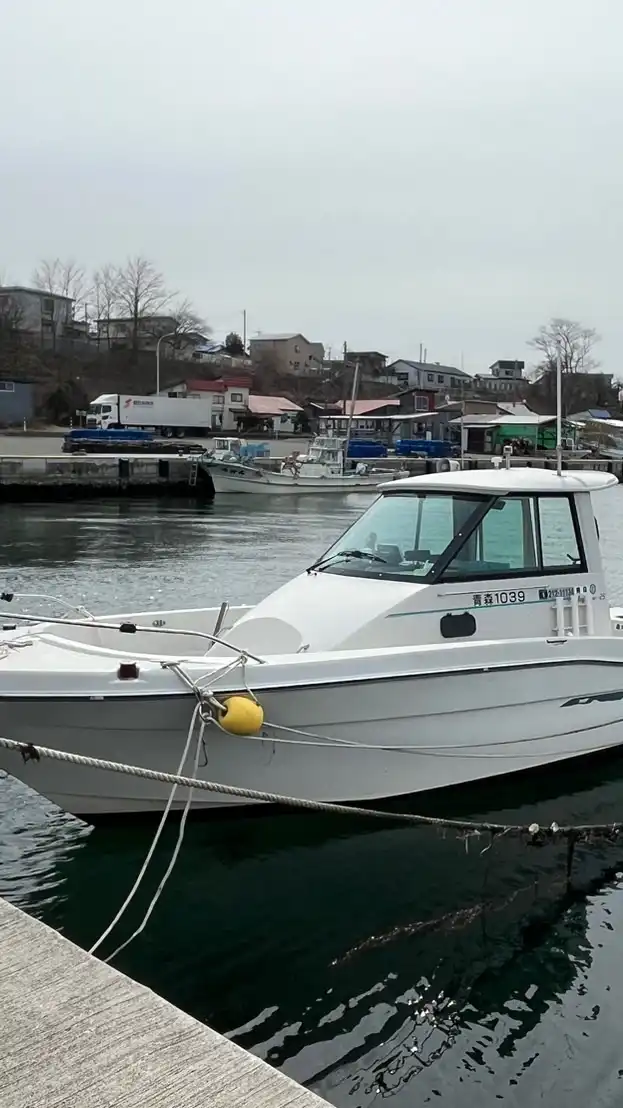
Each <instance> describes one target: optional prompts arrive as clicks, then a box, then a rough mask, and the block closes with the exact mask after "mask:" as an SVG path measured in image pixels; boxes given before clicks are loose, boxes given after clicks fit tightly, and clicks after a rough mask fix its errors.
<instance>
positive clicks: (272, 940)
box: [0, 487, 623, 1108]
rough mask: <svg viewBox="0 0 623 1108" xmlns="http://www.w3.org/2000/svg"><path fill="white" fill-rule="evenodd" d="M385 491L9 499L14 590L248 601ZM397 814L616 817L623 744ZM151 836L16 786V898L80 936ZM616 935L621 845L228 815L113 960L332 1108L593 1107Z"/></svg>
mask: <svg viewBox="0 0 623 1108" xmlns="http://www.w3.org/2000/svg"><path fill="white" fill-rule="evenodd" d="M371 499H372V498H371V497H370V496H367V495H352V496H348V497H344V498H336V499H335V500H332V501H331V500H327V499H326V498H325V499H317V500H316V499H315V498H313V497H304V498H301V500H300V501H298V502H296V503H288V504H285V505H284V503H283V501H282V500H281V499H280V498H275V499H274V500H272V499H271V498H270V497H266V498H264V499H261V498H258V499H257V500H255V499H252V498H250V497H238V498H237V497H233V496H232V497H231V498H229V499H228V498H227V497H219V498H217V500H216V501H215V502H214V503H213V504H207V505H203V506H201V507H194V506H191V505H188V506H184V507H177V506H173V505H171V504H163V505H159V504H154V503H145V504H141V503H140V502H138V501H134V502H123V503H121V504H119V503H112V502H110V503H109V502H99V503H97V504H96V505H94V504H93V503H89V504H71V505H58V506H49V505H48V506H43V505H42V506H36V505H31V506H28V507H27V508H22V507H19V506H17V505H4V506H0V591H11V592H13V591H14V592H23V593H45V594H50V595H54V596H57V597H59V598H64V599H65V600H66V601H67V600H69V601H71V603H72V604H83V605H85V607H87V608H88V609H90V610H93V611H110V612H113V611H123V609H124V608H128V607H129V608H134V609H141V608H142V609H145V608H149V607H154V608H160V607H170V606H177V607H193V606H203V605H214V604H218V603H220V602H221V601H222V600H228V601H231V602H234V603H235V602H245V601H254V600H257V599H259V598H261V597H262V596H263V595H265V594H266V593H267V592H269V591H270V590H272V589H274V588H275V587H276V586H277V585H279V584H280V583H281V582H283V581H286V580H288V579H289V578H290V577H292V576H293V575H294V574H295V573H296V572H298V571H300V570H301V569H303V568H304V567H305V566H307V565H309V564H310V563H311V562H312V561H313V560H314V558H315V557H317V556H318V555H319V554H320V553H322V552H323V550H325V549H326V548H327V547H328V546H329V544H330V543H331V542H332V541H333V540H334V539H335V538H336V537H337V536H338V535H339V534H340V532H341V531H343V530H344V528H345V527H346V526H347V525H348V524H349V523H350V522H351V521H353V520H354V519H355V518H356V516H357V515H358V514H359V513H360V512H361V511H362V509H363V508H364V507H365V506H366V504H367V503H369V502H370V500H371ZM595 507H596V511H597V517H598V522H599V526H600V532H601V539H602V548H603V551H604V555H605V559H606V566H607V575H608V584H609V591H610V597H611V602H612V603H613V604H614V603H617V602H621V603H623V556H622V555H621V539H620V537H621V534H623V488H621V487H618V488H614V489H609V490H607V491H606V492H604V493H602V494H598V495H597V496H596V497H595ZM14 606H17V602H15V601H14ZM0 607H2V609H3V610H6V605H0ZM19 607H20V608H21V609H22V610H29V611H31V612H33V611H37V612H41V611H47V612H50V613H51V612H52V610H53V609H52V607H51V606H50V602H47V601H46V602H44V601H37V600H34V599H32V600H29V601H23V602H19ZM61 610H62V603H61ZM58 611H59V609H58V607H57V608H56V612H57V613H58ZM0 733H2V717H1V709H0ZM9 737H10V736H9ZM622 738H623V735H622ZM41 741H42V743H45V733H42V734H41ZM176 757H177V756H176V755H174V756H173V757H172V768H173V767H174V763H175V761H176ZM130 760H131V759H130ZM441 803H443V811H442V810H441V809H440V804H441ZM398 806H399V807H403V808H408V809H409V810H412V811H426V812H427V813H429V814H433V813H434V814H438V815H441V814H443V815H461V816H465V817H469V818H485V817H486V818H489V819H492V820H496V821H500V822H513V823H515V822H521V823H524V822H525V823H529V822H531V821H536V822H537V823H540V824H541V825H545V824H549V823H551V822H552V820H556V821H557V822H558V823H571V822H573V823H576V822H577V823H579V822H583V823H585V822H607V821H610V820H616V819H618V820H621V819H623V748H622V751H621V753H617V752H615V753H613V754H611V755H609V756H608V757H604V758H601V759H596V760H592V761H590V762H575V763H569V764H567V765H564V766H557V767H553V768H551V769H549V770H545V771H540V772H536V773H534V774H530V775H528V776H520V777H518V778H515V779H504V780H502V781H492V782H489V783H482V784H479V785H475V786H470V787H469V788H464V789H461V790H459V791H455V792H453V793H452V795H451V796H449V797H448V799H447V802H446V801H440V799H439V797H437V798H435V799H434V800H432V799H430V798H428V799H427V798H421V797H420V798H413V799H412V800H411V801H408V802H405V801H404V800H403V801H400V802H399V803H398ZM153 832H154V826H153V824H145V823H140V822H131V821H130V822H123V823H116V824H114V823H113V824H110V825H103V826H99V827H97V828H92V827H90V826H87V825H86V824H83V823H81V822H80V821H78V820H75V819H74V818H72V817H70V816H67V815H64V814H63V813H60V812H58V810H56V809H55V808H53V806H51V805H50V804H48V803H47V802H45V801H43V800H42V799H41V798H39V797H38V796H36V795H35V794H33V793H31V792H29V791H28V790H26V789H25V788H24V787H22V786H21V785H20V784H19V783H17V782H15V781H12V780H11V779H9V778H4V779H2V780H0V895H1V896H4V897H6V898H7V899H9V900H11V901H12V902H13V903H15V904H17V905H19V906H20V907H22V908H24V909H25V910H27V911H29V912H31V913H33V914H35V915H37V916H39V917H41V918H42V919H44V920H46V921H47V922H49V923H50V924H51V925H53V926H54V927H56V928H58V929H60V930H61V931H63V932H64V933H65V934H66V935H67V936H68V937H69V938H71V939H73V940H75V941H76V942H78V943H80V944H81V945H84V946H89V945H91V944H92V943H93V942H94V941H95V940H96V939H97V938H98V937H99V935H100V934H101V932H102V931H103V930H104V928H105V927H106V926H107V925H108V923H109V922H110V920H111V918H112V917H113V915H114V914H115V913H116V911H117V909H118V908H119V906H120V904H121V902H122V901H123V899H124V898H125V896H126V894H127V893H128V891H129V889H130V887H131V886H132V884H133V882H134V880H135V878H136V875H137V873H138V871H139V868H140V866H141V864H142V862H143V860H144V857H145V854H146V853H147V850H148V848H149V845H150V843H151V839H152V837H153ZM176 836H177V826H171V827H170V828H168V830H167V831H166V832H165V835H164V836H163V842H162V845H161V848H160V849H159V850H158V852H157V854H156V858H155V860H154V865H153V869H152V871H151V874H150V876H148V878H147V879H146V881H145V882H144V884H143V885H141V889H140V892H139V894H138V896H137V898H136V902H135V903H134V904H133V905H132V907H131V909H130V910H129V911H128V913H127V915H126V916H124V918H123V921H122V923H121V924H120V926H119V928H118V930H116V931H115V933H114V935H113V936H112V938H111V940H110V941H109V945H108V946H107V947H104V948H103V949H102V951H101V953H103V955H104V956H106V954H108V953H109V952H111V951H112V950H113V949H114V948H115V947H116V946H117V945H118V944H119V943H120V942H121V941H122V940H123V939H124V938H126V937H127V936H128V935H129V934H130V933H131V931H132V930H134V928H135V927H136V925H137V924H138V923H139V921H140V919H141V918H142V915H143V913H144V911H145V909H146V907H147V905H148V904H149V901H150V899H151V897H152V895H153V893H154V891H155V889H156V887H157V885H158V882H159V880H160V878H161V876H162V874H163V873H164V870H165V868H166V866H167V863H168V860H169V858H170V854H171V851H172V849H173V846H174V843H175V839H176ZM622 945H623V845H620V846H617V845H612V844H604V843H599V844H591V845H590V846H581V847H578V848H576V851H575V856H574V859H573V866H572V870H571V879H570V880H568V879H567V856H566V849H565V847H564V846H560V847H556V846H546V847H543V848H540V849H536V848H530V847H528V846H525V845H523V844H521V843H519V842H517V841H516V840H513V839H510V838H509V839H504V837H501V838H499V839H497V840H495V841H494V842H493V843H491V842H490V841H489V839H488V838H487V837H483V838H481V839H474V838H470V839H468V840H465V839H461V838H457V837H456V836H454V835H447V836H446V837H443V836H441V835H439V834H438V833H436V832H434V831H431V830H428V829H424V828H415V827H412V826H407V825H397V824H395V825H389V824H388V825H385V824H379V823H377V822H376V821H372V820H370V821H365V820H363V819H361V818H355V817H342V816H339V817H338V816H333V815H326V816H325V815H312V814H308V813H301V814H299V813H298V812H295V813H290V814H286V815H281V814H280V815H272V814H271V815H262V816H256V817H250V816H244V815H240V814H239V813H237V814H236V815H235V816H230V817H222V818H219V819H218V820H209V821H203V822H201V821H194V822H193V821H191V822H190V823H189V825H188V827H187V829H186V835H185V840H184V845H183V848H182V851H181V855H180V858H179V860H178V863H177V866H176V868H175V870H174V872H173V874H172V876H171V878H170V880H169V882H168V883H167V885H166V888H165V890H164V893H163V895H162V897H161V899H160V901H159V903H158V905H157V907H156V910H155V912H154V915H153V916H152V918H151V920H150V922H149V924H148V926H147V928H146V930H145V931H144V932H143V934H141V935H140V936H139V937H138V938H137V939H136V940H135V941H134V942H133V943H132V944H131V945H130V946H129V947H128V948H127V949H126V950H124V951H123V952H122V954H121V955H120V956H119V957H118V959H116V961H115V965H117V966H118V968H120V969H122V970H124V971H125V972H126V973H129V974H130V975H131V976H133V977H135V978H137V979H138V980H140V981H143V982H145V983H146V984H148V985H150V986H151V987H153V988H154V989H155V990H156V991H157V992H159V993H161V994H162V995H163V996H165V997H166V998H167V999H169V1000H171V1001H172V1002H173V1003H174V1004H177V1005H179V1006H180V1007H181V1008H183V1009H185V1010H186V1011H188V1012H190V1013H191V1014H192V1015H193V1016H195V1017H197V1018H199V1019H202V1020H205V1021H206V1022H207V1023H209V1024H210V1025H211V1026H212V1027H214V1028H215V1029H216V1030H218V1031H220V1032H223V1033H225V1034H227V1035H230V1036H231V1037H232V1038H233V1039H235V1040H236V1041H237V1042H239V1043H240V1044H241V1045H242V1046H244V1047H246V1048H247V1049H250V1050H252V1051H254V1052H256V1053H257V1054H259V1055H260V1056H261V1057H263V1058H265V1059H267V1060H268V1061H269V1062H271V1063H272V1064H273V1065H275V1066H277V1067H279V1068H281V1069H283V1070H284V1071H285V1072H286V1073H288V1074H290V1075H291V1076H292V1077H294V1078H296V1079H297V1080H298V1081H300V1082H302V1083H304V1084H307V1085H309V1086H310V1087H311V1088H313V1089H314V1090H315V1091H317V1092H318V1093H319V1094H320V1095H322V1096H323V1097H325V1098H326V1099H327V1100H329V1101H331V1102H332V1103H334V1104H335V1105H338V1106H340V1108H347V1106H348V1108H367V1106H369V1105H377V1106H378V1105H380V1104H381V1103H382V1102H387V1103H388V1104H389V1105H391V1108H407V1106H411V1105H414V1106H415V1105H418V1106H419V1105H425V1104H435V1103H437V1101H438V1100H440V1099H441V1100H445V1102H446V1103H447V1104H451V1105H452V1106H453V1108H463V1106H468V1105H473V1104H478V1105H479V1106H480V1108H488V1106H489V1105H491V1106H493V1105H497V1104H499V1103H502V1104H507V1105H522V1106H525V1105H530V1104H535V1103H537V1102H543V1103H545V1104H547V1105H548V1106H549V1108H558V1106H561V1108H562V1106H564V1108H586V1106H587V1105H589V1104H590V1105H591V1108H598V1106H606V1105H608V1106H610V1105H612V1106H614V1105H617V1104H619V1103H620V1101H621V1098H622V1096H623V1057H622V1053H621V1048H620V1031H619V1028H620V1022H621V1016H622V1015H623V974H622V973H621V969H620V967H621V952H622ZM0 995H1V994H0ZM182 1079H183V1078H182ZM0 1087H1V1079H0Z"/></svg>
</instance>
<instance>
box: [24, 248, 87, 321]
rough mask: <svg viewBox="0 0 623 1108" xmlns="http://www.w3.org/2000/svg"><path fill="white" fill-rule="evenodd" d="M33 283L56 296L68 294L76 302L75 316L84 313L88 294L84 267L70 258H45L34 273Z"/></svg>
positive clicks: (74, 307)
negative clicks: (64, 259)
mask: <svg viewBox="0 0 623 1108" xmlns="http://www.w3.org/2000/svg"><path fill="white" fill-rule="evenodd" d="M32 283H33V285H34V286H35V288H37V289H42V290H43V291H44V292H50V293H53V294H55V295H56V296H67V297H69V298H70V299H71V300H73V302H74V306H73V315H74V318H76V317H78V316H81V315H83V313H84V310H85V307H86V300H87V296H88V291H89V290H88V287H87V280H86V275H85V271H84V267H83V266H81V265H79V264H78V263H77V262H75V261H74V260H73V258H69V259H68V260H67V261H61V259H60V258H53V259H44V260H43V261H42V262H40V263H39V266H38V267H37V269H35V271H34V273H33V275H32Z"/></svg>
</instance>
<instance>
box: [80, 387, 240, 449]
mask: <svg viewBox="0 0 623 1108" xmlns="http://www.w3.org/2000/svg"><path fill="white" fill-rule="evenodd" d="M212 420H213V410H212V397H211V395H210V394H209V393H207V394H206V395H205V396H202V397H188V396H127V395H124V394H122V393H103V394H102V396H98V397H96V398H95V400H93V401H92V402H91V403H90V404H89V408H88V411H87V417H86V425H87V427H93V428H101V429H102V430H110V431H114V430H120V429H122V428H125V427H128V428H130V427H131V428H134V429H135V430H139V431H141V430H144V431H154V432H155V434H157V435H164V436H166V437H167V438H174V437H175V438H183V437H184V435H187V434H192V435H205V433H206V432H208V431H212V430H217V429H218V424H216V426H214V425H213V422H212Z"/></svg>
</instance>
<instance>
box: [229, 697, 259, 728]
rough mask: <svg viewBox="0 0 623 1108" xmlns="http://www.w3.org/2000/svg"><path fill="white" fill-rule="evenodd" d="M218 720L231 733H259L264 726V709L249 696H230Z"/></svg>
mask: <svg viewBox="0 0 623 1108" xmlns="http://www.w3.org/2000/svg"><path fill="white" fill-rule="evenodd" d="M218 721H219V723H220V725H221V727H222V728H223V730H224V731H229V734H230V735H257V734H258V732H259V731H261V729H262V727H263V726H264V709H263V708H262V705H261V704H258V703H257V701H256V700H251V698H250V697H249V696H228V697H227V699H226V700H224V701H223V707H222V709H221V711H220V712H219V713H218Z"/></svg>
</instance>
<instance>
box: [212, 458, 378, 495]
mask: <svg viewBox="0 0 623 1108" xmlns="http://www.w3.org/2000/svg"><path fill="white" fill-rule="evenodd" d="M209 473H210V476H211V477H212V481H213V482H214V491H215V492H216V493H229V492H236V493H247V494H248V493H255V494H256V495H258V494H270V495H271V496H272V495H273V494H275V495H279V496H301V495H303V494H305V493H307V494H310V493H313V494H315V495H319V494H321V495H326V494H329V493H331V494H342V495H343V494H344V493H349V492H373V491H374V489H376V488H377V487H378V486H379V485H380V484H381V483H382V482H384V481H387V480H388V474H365V475H363V476H358V475H357V474H353V475H352V476H350V475H348V474H346V475H344V476H340V475H335V476H324V477H303V476H298V477H296V476H294V475H293V474H289V473H270V472H257V473H254V472H248V471H246V470H245V467H243V466H241V467H240V469H239V470H237V469H236V467H235V466H233V465H229V466H223V467H221V466H219V465H218V463H215V464H212V465H210V466H209ZM389 477H390V478H391V475H389Z"/></svg>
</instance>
